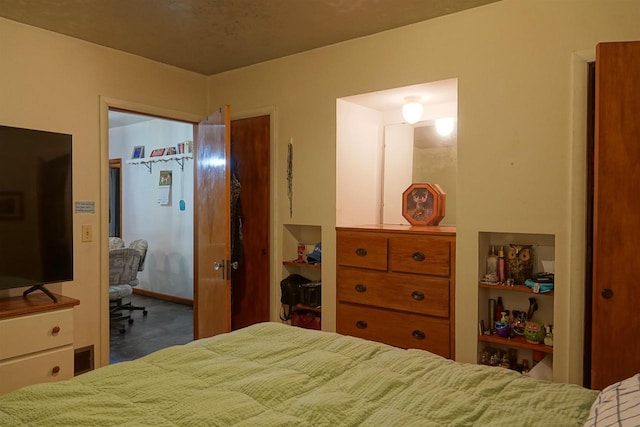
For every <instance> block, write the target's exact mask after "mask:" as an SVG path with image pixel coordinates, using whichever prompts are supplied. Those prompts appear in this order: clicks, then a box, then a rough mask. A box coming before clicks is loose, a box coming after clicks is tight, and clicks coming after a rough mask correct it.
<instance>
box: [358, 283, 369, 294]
mask: <svg viewBox="0 0 640 427" xmlns="http://www.w3.org/2000/svg"><path fill="white" fill-rule="evenodd" d="M355 288H356V292H367V287H366V286H365V285H363V284H362V283H358V284H357V285H356V286H355Z"/></svg>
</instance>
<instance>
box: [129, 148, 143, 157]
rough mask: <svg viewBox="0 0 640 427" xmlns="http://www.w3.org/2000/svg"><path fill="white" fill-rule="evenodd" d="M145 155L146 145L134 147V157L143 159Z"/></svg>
mask: <svg viewBox="0 0 640 427" xmlns="http://www.w3.org/2000/svg"><path fill="white" fill-rule="evenodd" d="M143 157H144V145H136V146H135V147H133V154H132V155H131V158H132V159H141V158H143Z"/></svg>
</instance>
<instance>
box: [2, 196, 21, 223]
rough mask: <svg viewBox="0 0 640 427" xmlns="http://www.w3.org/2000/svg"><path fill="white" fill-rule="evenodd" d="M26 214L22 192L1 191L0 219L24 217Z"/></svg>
mask: <svg viewBox="0 0 640 427" xmlns="http://www.w3.org/2000/svg"><path fill="white" fill-rule="evenodd" d="M23 216H24V200H23V196H22V193H21V192H18V191H1V192H0V220H3V221H10V220H16V219H22V218H23Z"/></svg>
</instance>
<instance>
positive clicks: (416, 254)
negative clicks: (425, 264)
mask: <svg viewBox="0 0 640 427" xmlns="http://www.w3.org/2000/svg"><path fill="white" fill-rule="evenodd" d="M411 258H413V260H414V261H424V260H425V259H426V258H427V257H426V256H425V255H424V253H422V252H414V253H413V255H411Z"/></svg>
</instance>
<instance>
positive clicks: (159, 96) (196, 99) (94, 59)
mask: <svg viewBox="0 0 640 427" xmlns="http://www.w3.org/2000/svg"><path fill="white" fill-rule="evenodd" d="M205 85H206V78H205V77H204V76H201V75H199V74H195V73H190V72H186V71H184V70H180V69H177V68H174V67H169V66H166V65H162V64H158V63H155V62H152V61H149V60H146V59H143V58H140V57H136V56H133V55H129V54H125V53H122V52H118V51H115V50H113V49H107V48H103V47H100V46H96V45H93V44H90V43H85V42H81V41H78V40H75V39H72V38H69V37H65V36H61V35H58V34H55V33H52V32H49V31H44V30H40V29H36V28H34V27H30V26H26V25H22V24H18V23H16V22H13V21H9V20H5V19H2V18H0V123H2V124H3V125H9V126H16V127H26V128H33V129H41V130H49V131H55V132H63V133H70V134H72V135H73V156H74V159H73V178H74V180H73V181H74V200H82V201H94V202H95V203H96V213H95V214H75V215H74V240H75V242H74V243H75V252H74V256H75V278H74V281H73V282H71V283H66V284H64V285H57V286H52V287H51V288H52V289H53V290H55V291H58V292H62V293H64V294H65V295H67V296H70V297H75V298H78V299H79V300H80V301H81V304H80V305H79V306H78V307H76V309H75V313H76V317H75V339H74V346H75V347H83V346H86V345H91V344H93V345H95V356H96V365H97V366H100V365H102V364H107V363H109V361H108V357H107V356H108V354H105V352H104V351H103V347H105V346H102V345H101V340H100V334H101V333H102V334H103V335H105V333H106V337H107V339H108V332H109V331H108V318H104V319H102V321H101V316H100V307H101V299H100V297H101V295H102V296H105V297H106V287H105V288H104V289H105V290H104V291H102V292H101V291H100V285H101V284H100V274H101V270H100V263H101V261H102V258H101V256H102V255H101V249H106V245H107V241H106V239H105V238H102V236H105V237H106V235H107V232H108V231H107V229H106V228H101V226H102V225H105V226H106V221H104V222H103V219H105V218H106V216H105V215H104V211H103V206H102V203H101V198H102V197H103V194H102V191H101V185H102V183H101V162H100V159H101V155H106V151H105V152H104V153H101V146H100V110H99V106H100V96H106V97H111V98H113V99H119V100H128V101H135V102H137V103H141V104H148V105H152V106H155V107H159V108H165V109H168V110H175V111H181V112H186V113H191V114H195V115H197V116H199V117H203V116H204V115H205V114H206V92H205ZM105 158H106V157H105ZM83 224H88V225H91V226H92V227H93V230H94V232H93V235H94V240H93V242H90V243H81V241H80V227H81V225H83ZM17 244H19V242H17ZM103 246H104V248H103ZM105 259H106V258H105ZM104 304H106V302H104ZM103 317H104V316H103ZM103 342H104V340H103ZM105 358H106V360H105Z"/></svg>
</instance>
